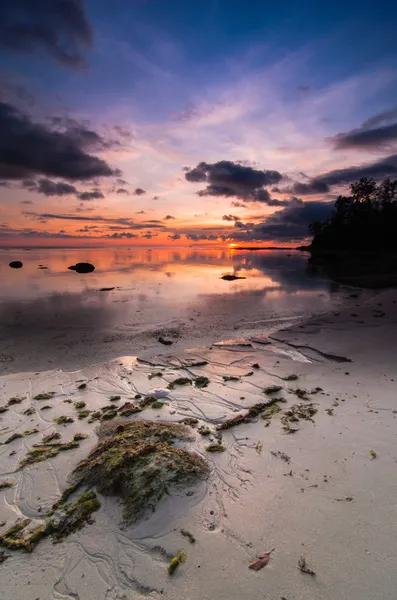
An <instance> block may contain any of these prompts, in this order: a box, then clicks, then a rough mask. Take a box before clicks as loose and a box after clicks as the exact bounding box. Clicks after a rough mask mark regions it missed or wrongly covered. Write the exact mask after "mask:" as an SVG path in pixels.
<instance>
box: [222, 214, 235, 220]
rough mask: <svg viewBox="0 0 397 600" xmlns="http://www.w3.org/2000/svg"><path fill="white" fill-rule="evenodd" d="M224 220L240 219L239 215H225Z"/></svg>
mask: <svg viewBox="0 0 397 600" xmlns="http://www.w3.org/2000/svg"><path fill="white" fill-rule="evenodd" d="M222 221H239V217H236V215H223V217H222Z"/></svg>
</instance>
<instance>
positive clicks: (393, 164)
mask: <svg viewBox="0 0 397 600" xmlns="http://www.w3.org/2000/svg"><path fill="white" fill-rule="evenodd" d="M396 175H397V154H393V155H391V156H386V157H384V158H381V159H380V160H377V161H375V162H373V163H369V164H364V165H360V166H352V167H347V168H346V169H335V170H334V171H329V172H328V173H325V174H324V175H320V176H319V177H316V178H314V179H312V180H311V183H313V182H323V183H325V184H327V185H329V186H331V185H338V184H342V183H351V182H353V181H357V180H358V179H360V177H373V178H374V179H382V178H384V177H395V176H396Z"/></svg>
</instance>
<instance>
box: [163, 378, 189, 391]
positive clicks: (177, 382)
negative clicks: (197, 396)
mask: <svg viewBox="0 0 397 600" xmlns="http://www.w3.org/2000/svg"><path fill="white" fill-rule="evenodd" d="M192 383H193V381H192V380H191V379H189V377H178V378H177V379H174V381H171V382H170V383H169V384H168V385H167V388H168V389H169V390H173V389H174V388H175V386H176V385H192Z"/></svg>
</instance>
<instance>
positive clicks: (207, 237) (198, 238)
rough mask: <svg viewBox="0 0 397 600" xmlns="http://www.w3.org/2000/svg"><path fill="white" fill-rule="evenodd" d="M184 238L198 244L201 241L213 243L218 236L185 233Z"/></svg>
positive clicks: (213, 234)
mask: <svg viewBox="0 0 397 600" xmlns="http://www.w3.org/2000/svg"><path fill="white" fill-rule="evenodd" d="M185 237H186V238H187V239H188V240H191V241H193V242H199V241H201V240H208V241H211V242H215V241H216V240H218V239H219V237H220V236H219V235H217V234H215V233H185Z"/></svg>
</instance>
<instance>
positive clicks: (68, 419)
mask: <svg viewBox="0 0 397 600" xmlns="http://www.w3.org/2000/svg"><path fill="white" fill-rule="evenodd" d="M53 421H54V423H56V424H57V425H68V423H74V419H72V417H67V416H66V415H61V416H60V417H57V418H56V419H53Z"/></svg>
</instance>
